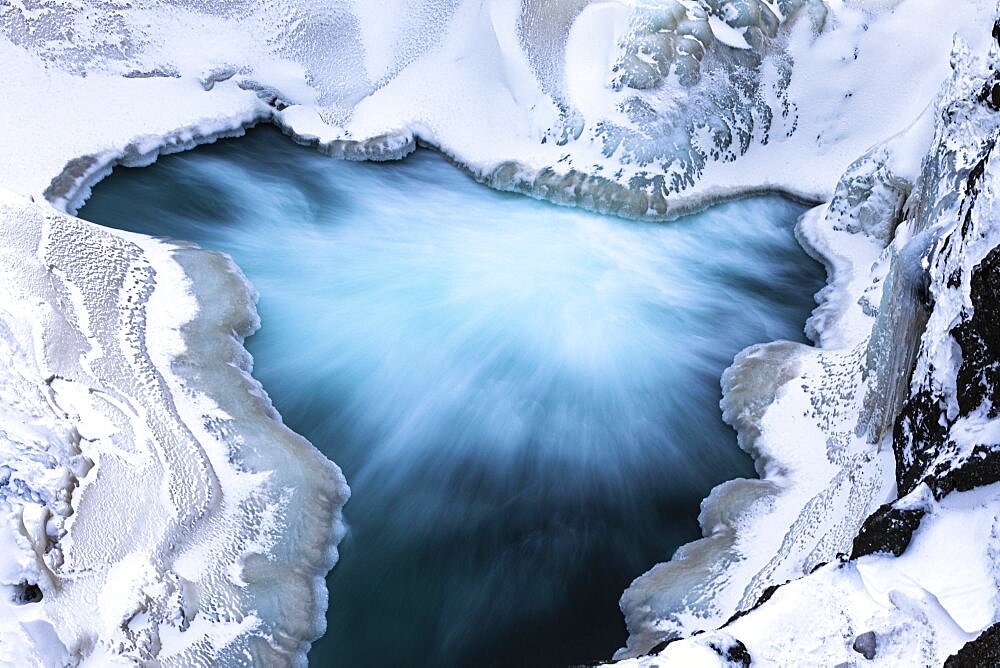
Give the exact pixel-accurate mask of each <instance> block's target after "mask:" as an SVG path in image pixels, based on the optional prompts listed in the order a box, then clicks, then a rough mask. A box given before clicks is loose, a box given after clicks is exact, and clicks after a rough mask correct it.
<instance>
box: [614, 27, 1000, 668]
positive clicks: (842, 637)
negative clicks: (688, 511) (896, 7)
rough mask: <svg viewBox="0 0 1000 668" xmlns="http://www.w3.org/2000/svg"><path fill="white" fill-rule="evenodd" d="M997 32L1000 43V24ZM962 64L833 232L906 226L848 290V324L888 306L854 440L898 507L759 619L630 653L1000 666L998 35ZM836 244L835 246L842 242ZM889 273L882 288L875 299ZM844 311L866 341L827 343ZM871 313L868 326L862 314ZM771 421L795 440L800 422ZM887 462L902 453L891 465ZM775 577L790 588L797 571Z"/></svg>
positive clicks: (859, 178) (667, 658)
mask: <svg viewBox="0 0 1000 668" xmlns="http://www.w3.org/2000/svg"><path fill="white" fill-rule="evenodd" d="M994 36H995V37H996V38H997V39H998V40H1000V24H997V27H996V28H994ZM952 61H953V63H954V65H955V73H954V75H953V77H952V78H951V80H950V81H949V82H948V83H947V84H946V85H945V87H944V89H943V91H942V93H941V96H940V98H939V100H938V102H937V103H936V105H935V107H934V108H933V109H932V110H931V112H930V113H929V114H928V115H927V119H925V121H923V122H921V123H920V124H918V125H917V126H915V128H914V130H912V131H911V132H910V133H907V135H904V136H901V137H897V138H896V139H894V140H893V141H891V142H889V143H888V144H886V145H883V146H879V147H876V148H875V149H873V150H872V152H870V153H869V155H868V156H866V157H865V158H863V159H862V160H860V161H859V162H858V163H857V164H856V165H855V166H854V167H853V168H852V169H851V170H850V172H849V173H848V176H847V177H846V178H845V181H844V182H842V183H841V188H838V193H839V194H838V198H835V199H834V201H833V203H832V204H831V205H830V207H829V208H828V209H827V211H826V214H825V215H826V224H825V225H821V227H823V228H825V229H827V230H830V229H835V228H837V227H841V228H843V230H845V231H846V233H847V234H850V235H854V236H864V237H868V238H871V239H887V238H888V237H887V235H886V233H887V232H889V233H891V235H892V237H893V238H892V242H891V243H890V244H889V246H888V248H887V250H886V251H885V252H884V253H883V254H882V257H881V258H880V259H879V260H878V261H876V262H875V263H874V264H873V265H872V271H871V274H870V276H869V278H870V280H871V287H870V288H868V289H866V290H865V291H863V293H862V294H863V297H862V299H861V300H860V301H859V303H858V304H857V306H848V304H849V302H847V301H846V300H842V301H841V302H840V303H841V304H844V305H845V306H848V308H847V310H846V311H841V312H840V313H839V314H838V316H837V317H839V318H844V317H845V315H846V316H847V319H850V316H849V314H850V310H851V309H861V310H864V311H870V312H871V313H872V314H873V316H874V317H872V318H870V320H869V322H870V324H872V325H874V328H873V329H872V330H871V336H870V337H866V339H867V341H866V344H865V346H864V351H865V357H864V364H858V365H856V368H858V370H859V371H861V372H862V374H861V376H860V377H855V378H854V379H853V380H852V381H851V383H850V384H848V385H846V387H855V388H857V389H856V391H855V396H856V397H858V398H862V397H865V398H864V399H863V400H862V404H861V405H859V406H858V407H857V409H856V410H854V411H853V414H852V421H853V422H854V423H855V424H856V425H857V427H856V428H855V430H854V434H855V439H856V442H857V443H858V447H863V446H862V443H863V442H865V440H867V442H868V443H870V444H871V445H870V449H871V451H872V452H873V453H874V452H876V451H877V450H878V449H881V451H882V452H881V454H876V455H875V457H876V458H878V459H880V460H883V461H880V465H881V467H882V475H886V474H888V476H889V478H888V480H885V481H883V484H886V483H888V487H887V489H888V491H890V492H891V496H890V497H889V503H887V504H886V505H884V506H882V507H880V508H878V509H877V510H875V512H873V513H872V514H871V515H870V516H869V517H868V518H867V519H866V520H865V522H864V525H863V527H861V529H860V531H858V532H857V536H856V538H855V539H854V540H853V542H852V544H851V545H850V549H843V548H841V550H840V551H841V552H842V554H839V555H838V554H836V553H833V552H831V553H829V554H827V555H815V556H816V557H820V556H822V557H823V558H822V560H821V561H823V562H827V561H829V562H831V563H829V564H827V565H822V566H820V564H819V561H820V560H819V559H814V560H811V561H809V562H806V563H804V564H803V565H804V566H805V567H806V568H811V567H813V566H820V567H819V568H818V570H816V571H815V572H813V573H812V574H810V575H808V576H807V577H801V578H798V579H795V580H794V581H793V582H791V583H790V584H787V585H785V586H780V587H778V588H777V589H774V588H771V589H768V590H767V591H764V592H759V591H758V592H754V593H755V594H758V600H759V602H758V600H754V599H746V600H744V601H742V602H741V608H742V609H744V610H749V612H748V613H747V614H745V615H740V616H737V617H735V618H734V619H732V620H728V621H727V622H726V623H725V624H722V625H721V628H720V629H719V630H718V631H712V632H709V633H705V634H702V635H697V636H693V637H691V638H689V639H687V640H678V641H676V642H672V643H669V644H667V645H666V646H660V647H657V648H655V654H656V656H655V657H653V658H642V659H639V660H637V661H633V662H629V663H637V664H640V665H653V664H662V663H671V662H674V661H676V662H678V663H680V662H682V661H685V660H687V658H688V657H694V656H699V657H702V658H704V659H706V663H719V664H727V663H737V664H740V663H745V662H746V661H749V660H752V661H754V662H763V663H765V664H768V663H780V664H783V663H787V662H789V661H790V657H795V659H796V661H798V662H801V663H806V664H810V665H813V664H815V665H856V664H857V663H858V662H859V661H861V660H867V661H871V662H872V663H873V664H874V665H886V666H896V665H928V666H929V665H941V664H943V663H945V662H949V665H994V664H995V662H996V660H997V631H998V630H1000V629H998V627H997V626H996V625H997V622H998V621H1000V595H998V592H1000V566H998V563H1000V562H998V556H1000V417H998V414H1000V409H998V408H997V407H998V405H1000V396H998V392H1000V382H998V381H1000V377H998V370H997V369H998V364H997V360H998V355H1000V347H998V346H1000V325H998V323H1000V318H998V311H1000V228H998V227H997V222H996V221H997V220H998V219H1000V201H998V199H997V185H998V184H1000V171H998V169H997V163H996V161H995V158H994V152H995V147H996V144H997V141H998V138H1000V84H998V82H1000V43H994V44H993V46H992V49H991V50H990V52H989V55H988V56H987V55H985V54H974V53H971V52H970V51H969V49H968V48H967V47H966V46H965V45H962V44H959V45H957V46H956V48H955V50H954V52H953V54H952ZM928 122H933V123H934V125H933V126H931V127H932V128H933V131H934V134H933V139H932V140H931V141H930V149H929V151H928V153H927V156H926V158H925V159H924V161H923V163H922V167H921V170H920V172H919V177H918V178H916V179H914V180H910V179H909V178H908V169H901V166H900V161H901V160H902V161H903V162H911V161H912V156H913V153H914V148H915V147H917V146H927V142H926V139H925V137H926V136H927V133H926V130H924V129H921V126H923V125H926V124H927V123H928ZM911 166H912V165H911ZM852 183H853V184H855V185H856V186H857V188H853V190H854V191H855V193H856V194H857V195H860V194H862V193H864V194H863V196H861V197H854V200H855V202H854V203H853V204H851V203H850V202H849V201H847V200H850V199H851V197H850V192H851V191H852V187H851V184H852ZM907 184H909V185H907ZM859 188H860V189H859ZM842 196H843V197H846V200H845V199H842ZM845 221H851V223H850V224H847V225H845ZM810 228H812V229H813V230H814V231H815V226H814V225H811V224H810V223H808V222H807V223H805V224H804V226H803V231H804V233H805V234H806V236H807V238H809V239H810V240H812V237H811V236H809V235H810V232H809V230H810ZM840 234H843V232H837V233H836V235H840ZM836 235H834V236H833V237H832V238H833V239H835V238H836ZM813 243H815V242H813ZM831 247H832V249H833V250H834V251H835V250H836V248H837V242H836V241H833V243H832V244H831ZM855 257H860V256H859V255H857V254H856V255H855ZM885 265H888V269H887V270H886V269H883V268H882V267H885ZM866 273H867V272H866ZM837 275H838V274H835V276H837ZM879 284H881V285H882V288H881V293H882V298H881V300H880V303H879V305H878V306H877V308H873V307H874V304H875V300H874V299H873V297H874V296H875V295H876V294H877V292H878V289H877V288H876V286H877V285H879ZM859 285H860V284H859ZM831 294H839V295H842V296H846V295H847V294H850V293H849V292H848V293H844V292H841V291H837V292H835V293H828V295H827V296H828V297H829V296H831ZM854 294H855V295H856V294H858V293H856V292H855V293H854ZM829 306H834V304H831V303H830V302H827V305H826V306H824V307H821V309H820V311H819V321H814V322H813V325H814V326H816V327H817V328H820V329H821V330H822V332H823V334H824V336H823V337H822V340H823V342H824V346H825V347H826V348H828V349H829V348H831V347H832V345H831V344H833V343H834V342H835V343H836V345H841V344H843V343H845V342H848V341H849V340H850V339H849V338H841V337H840V336H837V337H836V338H835V339H834V340H833V341H830V340H829V339H828V338H827V336H826V335H827V333H828V332H829V331H830V330H829V329H828V328H830V326H831V325H834V326H833V328H832V331H834V332H835V333H836V332H837V329H838V328H837V327H836V325H835V324H834V323H835V321H834V320H825V321H824V320H823V318H825V317H826V315H828V314H829V313H830V312H831V311H830V310H829V309H828V307H829ZM824 312H826V314H824ZM856 321H857V324H858V325H860V324H862V323H863V322H864V321H863V320H862V319H861V318H860V316H858V317H857V318H856ZM853 329H854V331H856V332H859V331H861V328H860V326H859V327H855V328H853ZM829 354H830V353H829V350H824V351H823V352H822V353H814V355H818V356H820V357H823V356H827V355H829ZM740 367H741V364H740V363H739V362H738V363H737V365H736V366H735V367H734V369H733V370H731V371H730V373H731V374H733V373H735V374H737V375H739V374H740V373H741V372H740ZM911 372H912V373H911ZM807 377H808V376H807V374H802V375H801V378H803V379H805V378H807ZM798 384H799V380H798V379H796V380H795V381H793V382H791V383H789V386H788V389H787V390H786V392H785V396H783V397H782V398H781V399H779V400H778V401H776V402H775V403H773V404H772V405H771V406H770V407H769V408H768V409H767V411H766V412H765V414H764V421H763V423H762V425H763V430H764V435H765V436H767V435H768V424H767V421H766V420H767V417H768V416H770V415H771V414H772V413H773V412H774V411H778V410H780V409H781V406H782V402H783V401H784V400H786V398H787V397H788V396H789V395H794V394H796V393H797V391H798V388H797V387H795V386H797V385H798ZM844 387H845V385H844V384H843V383H842V382H841V388H842V389H843V388H844ZM727 398H728V399H729V400H731V399H732V395H731V394H730V395H728V397H727ZM829 399H830V397H829V396H828V398H827V401H826V402H825V405H824V406H820V407H819V413H820V414H830V413H831V412H833V411H831V409H835V410H836V407H837V404H838V403H839V402H837V401H830V400H829ZM878 404H881V406H878ZM799 405H800V406H801V404H799ZM814 406H815V404H814ZM859 417H860V419H859ZM789 420H790V418H786V419H785V420H784V421H782V424H788V421H789ZM772 431H773V433H774V434H775V435H776V437H778V438H782V439H787V438H789V437H790V436H791V437H793V438H794V432H789V431H786V430H784V428H782V429H781V430H779V429H772ZM743 433H744V435H745V434H746V432H745V431H744V432H743ZM865 437H866V438H865ZM813 442H816V441H815V439H814V440H813ZM828 443H829V444H830V445H831V446H832V445H834V444H835V443H836V441H833V440H831V441H828ZM886 456H888V457H890V458H891V460H890V461H888V462H886V461H884V458H885V457H886ZM859 473H860V475H858V474H859ZM872 473H877V470H876V469H874V468H873V467H872V466H870V465H868V466H864V467H862V468H861V469H860V471H859V472H856V473H855V474H854V476H855V477H854V486H855V488H857V487H859V485H858V483H859V482H860V481H862V480H864V479H865V478H867V477H868V476H869V475H871V474H872ZM796 480H798V479H796ZM877 498H878V495H876V496H873V497H872V498H871V500H873V501H874V500H877ZM892 499H895V500H894V501H893V500H892ZM852 514H853V513H852ZM740 535H745V534H742V533H741V534H740ZM783 551H784V550H783ZM667 568H669V566H668V567H667ZM782 575H783V576H786V577H788V578H789V579H792V577H794V575H796V574H794V573H791V572H787V571H786V572H785V573H783V574H782ZM772 581H773V583H774V584H781V578H779V579H777V580H772ZM760 594H763V596H762V597H761V596H760ZM690 630H691V629H690V627H689V628H686V629H684V631H690Z"/></svg>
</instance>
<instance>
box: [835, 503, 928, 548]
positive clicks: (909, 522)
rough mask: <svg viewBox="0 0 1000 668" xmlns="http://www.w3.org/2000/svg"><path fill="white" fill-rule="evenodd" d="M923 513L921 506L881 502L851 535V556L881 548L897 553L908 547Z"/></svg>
mask: <svg viewBox="0 0 1000 668" xmlns="http://www.w3.org/2000/svg"><path fill="white" fill-rule="evenodd" d="M923 517H924V511H923V510H899V509H897V508H893V507H892V506H891V505H888V504H887V505H884V506H882V507H881V508H879V509H878V510H876V511H875V512H874V513H872V515H871V516H870V517H869V518H868V519H867V520H865V523H864V524H863V525H862V526H861V531H859V532H858V535H857V537H856V538H855V539H854V549H853V550H852V551H851V559H858V558H859V557H863V556H865V555H868V554H877V553H880V552H888V553H891V554H893V555H894V556H897V557H898V556H899V555H901V554H903V552H905V551H906V548H907V547H909V545H910V540H911V539H912V538H913V532H914V531H916V530H917V527H919V526H920V520H921V519H923Z"/></svg>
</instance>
